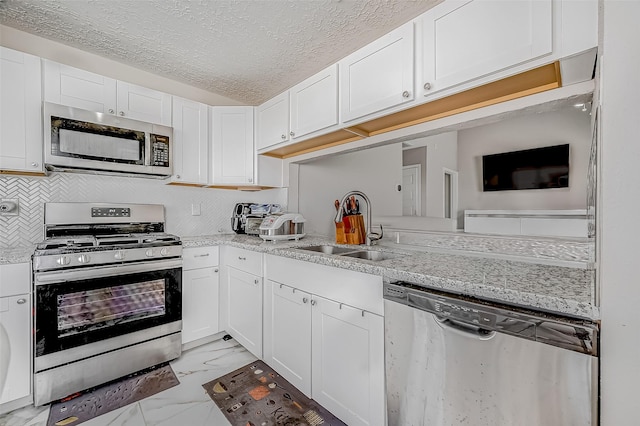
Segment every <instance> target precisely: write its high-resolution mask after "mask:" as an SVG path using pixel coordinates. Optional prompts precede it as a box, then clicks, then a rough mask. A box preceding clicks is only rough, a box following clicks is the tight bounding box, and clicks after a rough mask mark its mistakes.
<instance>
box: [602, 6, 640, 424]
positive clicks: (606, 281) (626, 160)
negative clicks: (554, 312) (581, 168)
mask: <svg viewBox="0 0 640 426" xmlns="http://www.w3.org/2000/svg"><path fill="white" fill-rule="evenodd" d="M639 19H640V2H637V1H605V2H604V25H603V31H604V44H603V46H602V53H603V57H602V62H601V64H602V74H601V78H602V92H601V101H602V116H601V129H602V133H601V138H602V139H601V141H602V144H601V151H600V165H601V170H600V171H601V175H600V176H601V179H600V182H599V209H598V216H597V219H598V224H599V229H598V230H599V234H598V242H599V250H598V251H597V253H598V264H599V267H600V268H599V269H600V295H601V315H602V330H601V331H602V337H601V343H602V354H601V368H602V371H601V384H602V388H601V409H602V416H601V425H602V426H621V425H637V424H638V423H639V422H640V420H638V383H640V368H638V356H639V355H640V340H639V339H638V332H639V330H640V314H639V313H638V309H639V307H640V281H639V277H640V272H639V271H640V270H639V269H638V252H639V250H638V244H639V242H640V231H639V228H638V226H637V225H636V224H637V222H638V212H640V108H639V107H638V99H639V97H640V90H639V89H638V87H640V43H639V41H640V25H638V21H639Z"/></svg>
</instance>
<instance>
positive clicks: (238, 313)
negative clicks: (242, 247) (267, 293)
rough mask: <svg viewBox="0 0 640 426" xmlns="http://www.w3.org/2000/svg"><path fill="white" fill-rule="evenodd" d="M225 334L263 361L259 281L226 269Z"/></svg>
mask: <svg viewBox="0 0 640 426" xmlns="http://www.w3.org/2000/svg"><path fill="white" fill-rule="evenodd" d="M226 286H227V289H226V290H227V300H226V303H227V309H226V311H227V332H228V333H229V334H230V335H231V336H233V337H234V338H235V339H236V340H237V341H238V342H239V343H240V344H241V345H242V346H244V347H245V348H246V349H247V350H248V351H249V352H251V353H252V354H254V355H255V356H257V357H258V358H260V359H262V278H261V277H258V276H256V275H252V274H249V273H246V272H243V271H240V270H238V269H235V268H231V267H227V284H226Z"/></svg>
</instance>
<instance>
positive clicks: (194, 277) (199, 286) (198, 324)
mask: <svg viewBox="0 0 640 426" xmlns="http://www.w3.org/2000/svg"><path fill="white" fill-rule="evenodd" d="M218 263H219V262H218V248H217V247H198V248H186V249H184V251H183V271H182V344H183V345H184V344H186V343H191V342H194V341H196V340H198V339H203V338H205V337H208V336H212V335H214V334H216V333H218V332H219V331H221V330H220V322H219V318H218V313H219V309H220V308H219V305H220V269H219V266H218Z"/></svg>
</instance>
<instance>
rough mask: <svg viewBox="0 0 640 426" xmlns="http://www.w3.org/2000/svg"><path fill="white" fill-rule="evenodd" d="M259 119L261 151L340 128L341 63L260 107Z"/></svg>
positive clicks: (258, 131) (258, 130)
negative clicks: (333, 128)
mask: <svg viewBox="0 0 640 426" xmlns="http://www.w3.org/2000/svg"><path fill="white" fill-rule="evenodd" d="M256 118H257V120H256V121H257V132H256V135H257V136H256V149H257V150H258V151H259V150H261V149H264V148H268V147H272V146H274V145H278V144H282V143H286V142H289V141H295V140H296V139H304V138H305V137H308V136H309V135H311V134H313V133H316V132H319V131H321V130H326V129H328V128H331V127H334V126H337V125H338V123H339V115H338V64H333V65H331V66H330V67H328V68H325V69H324V70H322V71H320V72H319V73H317V74H315V75H313V76H312V77H309V78H308V79H306V80H305V81H303V82H302V83H299V84H297V85H296V86H294V87H292V88H291V89H289V90H287V91H286V92H284V93H281V94H279V95H278V96H276V97H274V98H272V99H270V100H268V101H267V102H265V103H264V104H262V105H260V106H259V107H258V108H257V117H256Z"/></svg>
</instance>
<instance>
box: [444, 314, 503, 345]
mask: <svg viewBox="0 0 640 426" xmlns="http://www.w3.org/2000/svg"><path fill="white" fill-rule="evenodd" d="M434 316H435V319H436V322H437V323H438V325H439V326H441V327H442V328H446V329H449V330H452V331H454V332H456V333H458V334H461V335H465V336H467V337H475V338H476V339H478V340H490V339H492V338H493V337H494V336H495V335H496V332H495V331H493V330H487V329H486V328H482V327H478V326H475V325H471V324H466V323H464V322H460V321H456V320H453V319H450V318H442V317H439V316H437V315H434Z"/></svg>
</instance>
